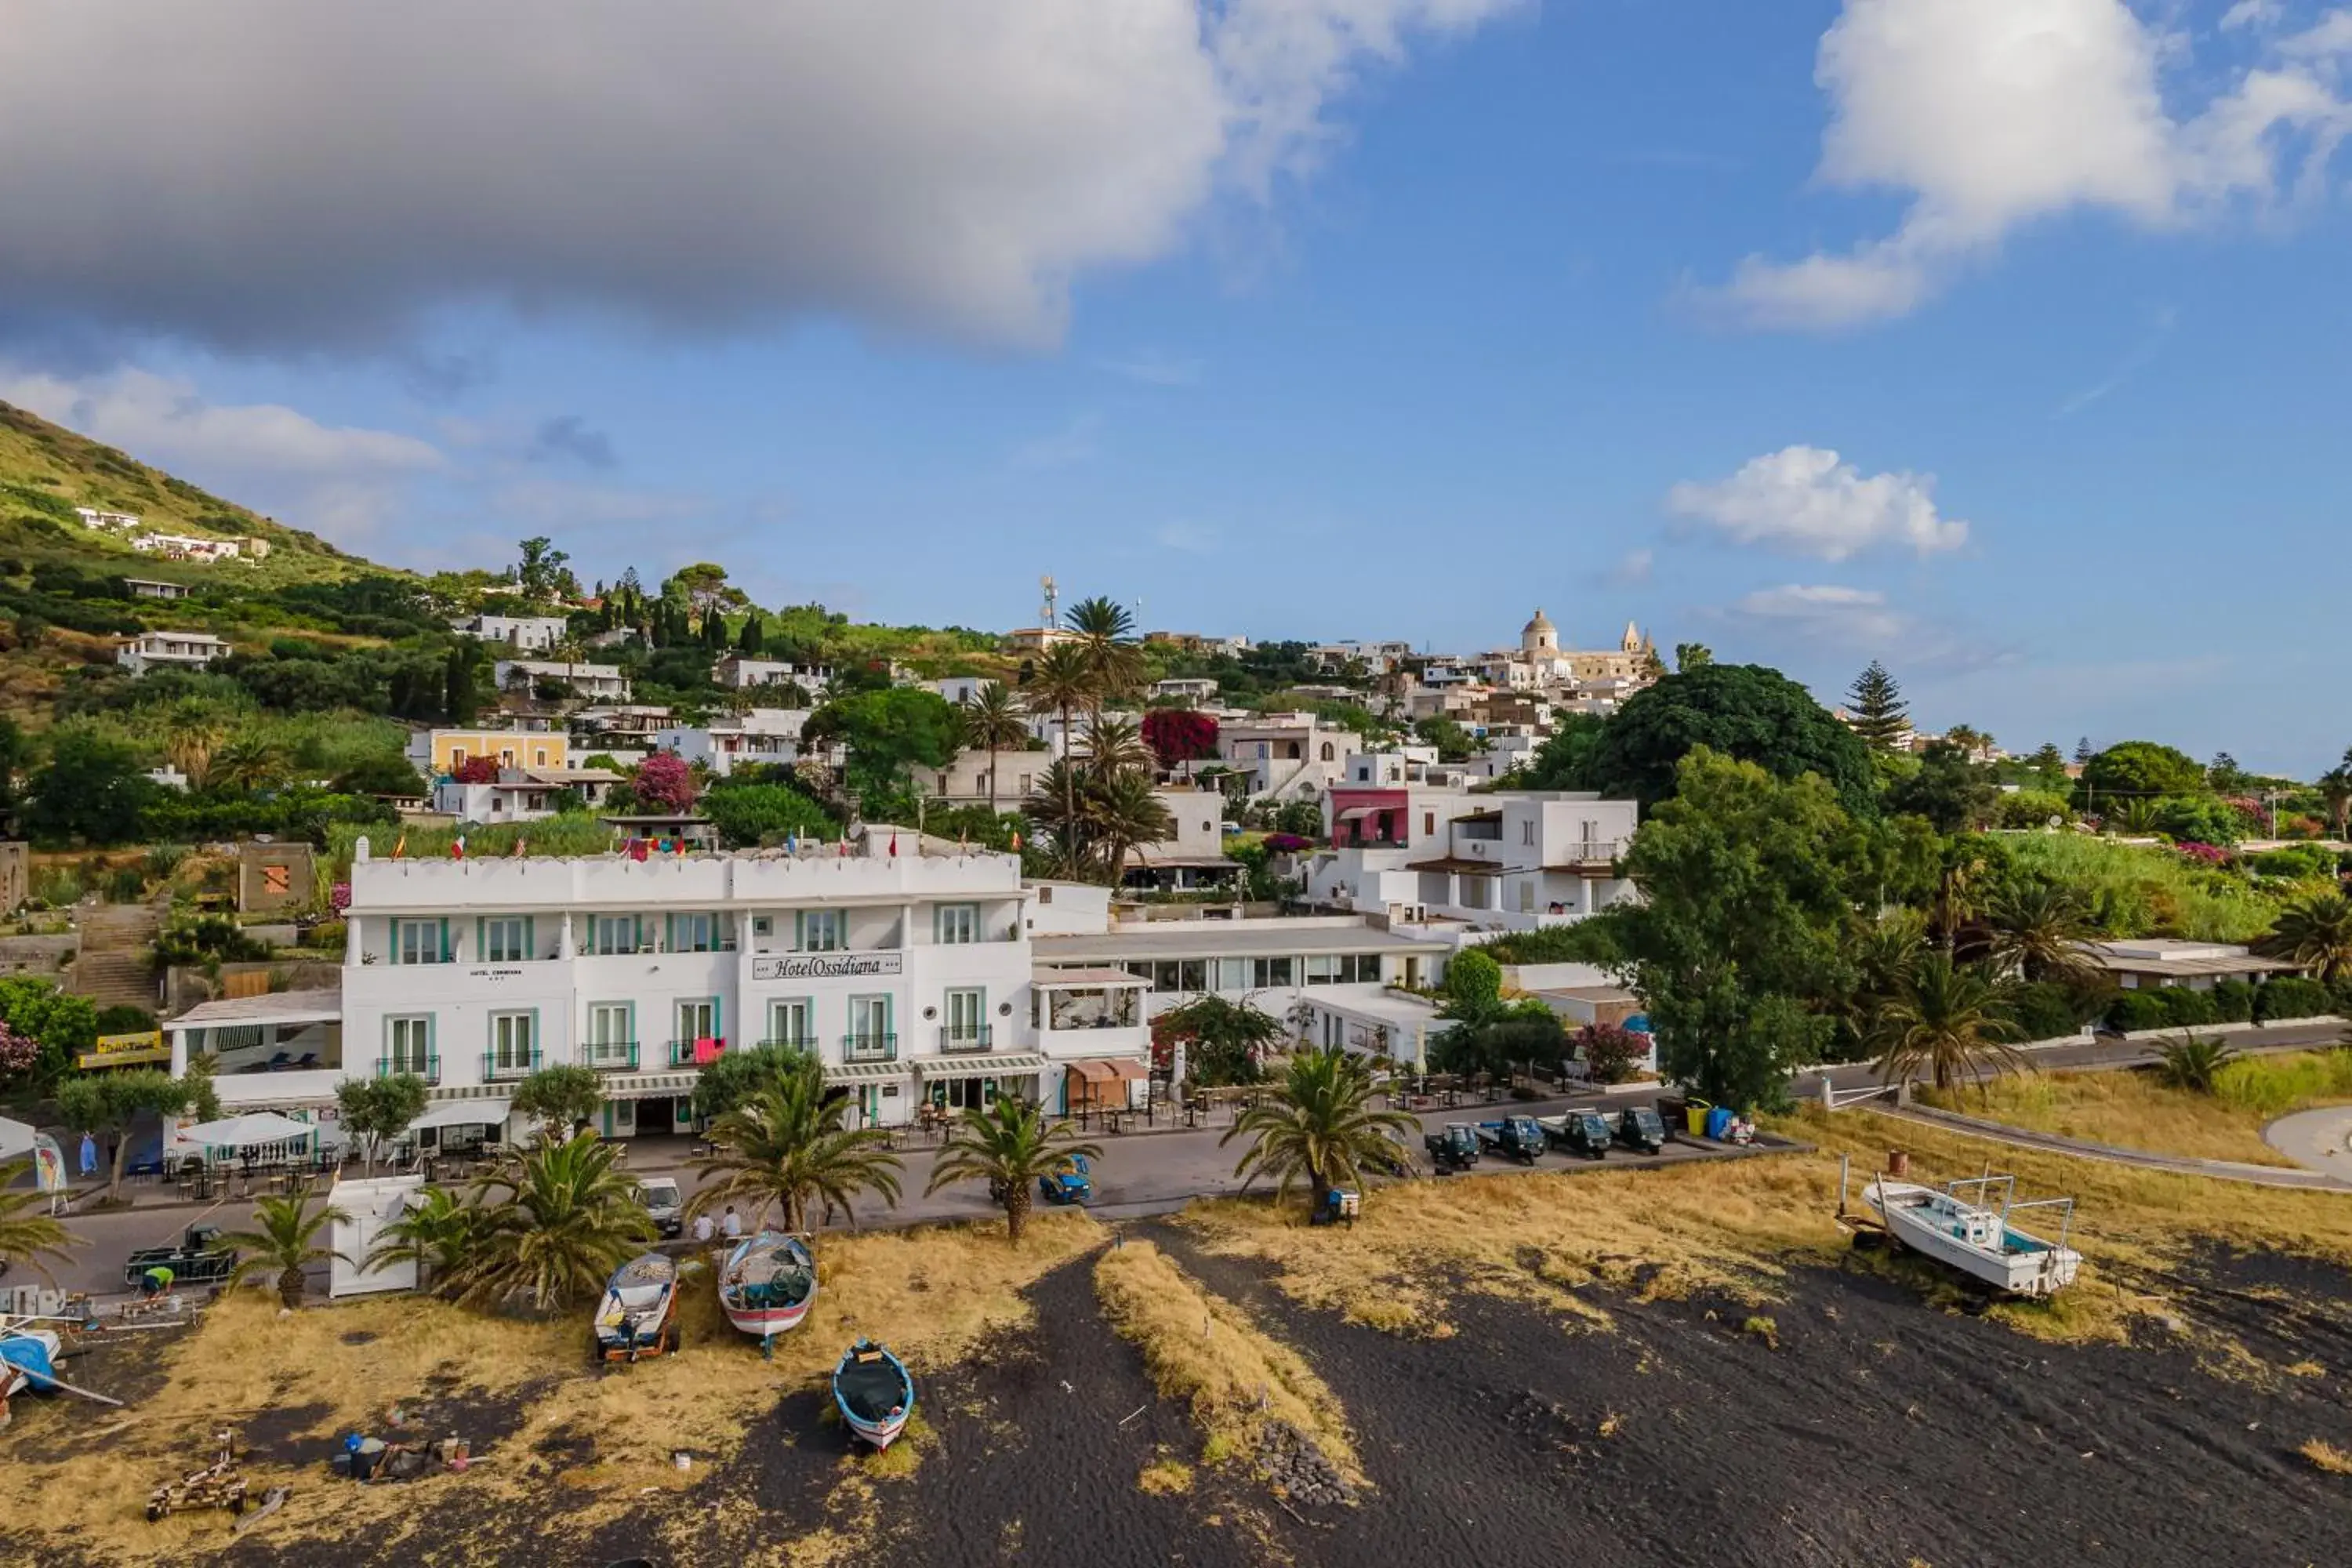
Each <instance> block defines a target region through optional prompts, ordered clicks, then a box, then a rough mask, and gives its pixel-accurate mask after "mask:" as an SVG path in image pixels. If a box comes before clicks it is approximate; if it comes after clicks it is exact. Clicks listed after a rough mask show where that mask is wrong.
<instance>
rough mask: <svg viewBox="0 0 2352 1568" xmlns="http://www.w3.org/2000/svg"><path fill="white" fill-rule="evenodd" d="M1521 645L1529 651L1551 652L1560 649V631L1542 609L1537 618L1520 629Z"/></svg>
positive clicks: (1537, 652) (1538, 652) (1524, 649)
mask: <svg viewBox="0 0 2352 1568" xmlns="http://www.w3.org/2000/svg"><path fill="white" fill-rule="evenodd" d="M1519 647H1520V648H1521V649H1522V650H1523V651H1525V652H1527V653H1533V654H1550V653H1557V652H1558V651H1559V629H1558V628H1557V627H1555V626H1553V625H1552V624H1551V620H1550V618H1549V616H1546V615H1545V614H1544V613H1543V612H1542V611H1541V610H1538V611H1537V612H1536V618H1535V619H1534V620H1531V621H1529V622H1528V624H1527V625H1526V626H1523V627H1521V628H1520V630H1519Z"/></svg>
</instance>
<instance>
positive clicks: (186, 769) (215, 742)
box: [163, 700, 228, 789]
mask: <svg viewBox="0 0 2352 1568" xmlns="http://www.w3.org/2000/svg"><path fill="white" fill-rule="evenodd" d="M227 734H228V726H227V725H226V724H224V723H222V722H221V720H220V716H219V715H218V714H217V713H215V712H214V711H213V710H211V709H210V708H208V707H206V706H205V704H203V703H202V702H198V701H194V700H189V701H184V702H176V703H173V705H172V710H171V711H170V712H169V713H168V714H166V715H165V716H164V720H163V755H164V757H165V759H166V760H168V761H169V762H170V763H171V764H172V765H173V767H175V768H177V769H179V770H180V772H182V773H185V774H186V775H187V779H188V787H189V788H190V789H202V788H204V787H205V783H206V782H207V781H208V780H210V778H211V777H212V771H213V753H214V752H215V751H217V750H218V749H219V748H220V743H221V742H222V741H223V740H224V739H225V738H226V736H227Z"/></svg>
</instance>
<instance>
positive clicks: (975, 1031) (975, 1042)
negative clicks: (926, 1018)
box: [940, 1024, 996, 1056]
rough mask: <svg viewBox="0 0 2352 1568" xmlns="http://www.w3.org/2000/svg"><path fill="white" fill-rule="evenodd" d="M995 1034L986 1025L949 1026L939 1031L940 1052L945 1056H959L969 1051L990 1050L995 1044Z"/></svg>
mask: <svg viewBox="0 0 2352 1568" xmlns="http://www.w3.org/2000/svg"><path fill="white" fill-rule="evenodd" d="M995 1038H996V1032H995V1030H993V1029H992V1028H991V1027H990V1026H988V1025H986V1024H977V1025H966V1026H962V1027H958V1026H955V1025H952V1024H950V1025H949V1026H946V1027H944V1028H942V1029H941V1030H940V1053H941V1054H942V1055H945V1056H961V1055H963V1054H964V1053H966V1052H971V1051H984V1050H988V1049H990V1048H991V1047H992V1046H993V1045H994V1043H995Z"/></svg>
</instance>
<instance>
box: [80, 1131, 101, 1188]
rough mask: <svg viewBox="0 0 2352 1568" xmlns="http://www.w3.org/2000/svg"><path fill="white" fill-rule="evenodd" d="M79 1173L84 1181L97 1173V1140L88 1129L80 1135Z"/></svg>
mask: <svg viewBox="0 0 2352 1568" xmlns="http://www.w3.org/2000/svg"><path fill="white" fill-rule="evenodd" d="M81 1174H82V1180H84V1181H88V1180H89V1179H90V1178H91V1177H92V1176H95V1175H97V1174H98V1140H97V1139H96V1138H94V1137H92V1136H91V1135H90V1134H89V1132H88V1131H84V1132H83V1133H82V1135H81Z"/></svg>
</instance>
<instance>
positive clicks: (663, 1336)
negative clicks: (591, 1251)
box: [596, 1252, 677, 1361]
mask: <svg viewBox="0 0 2352 1568" xmlns="http://www.w3.org/2000/svg"><path fill="white" fill-rule="evenodd" d="M675 1350H677V1264H676V1263H674V1262H672V1261H671V1260H670V1259H668V1258H665V1257H663V1256H662V1255H661V1254H660V1253H658V1252H648V1253H645V1254H642V1255H641V1256H639V1257H636V1258H630V1259H629V1260H628V1261H627V1262H626V1263H624V1264H622V1265H621V1266H620V1268H616V1269H614V1271H613V1278H612V1279H611V1280H610V1281H609V1282H607V1283H606V1285H605V1287H604V1299H603V1300H601V1301H599V1302H598V1303H597V1306H596V1356H597V1359H598V1360H600V1361H635V1360H636V1359H637V1358H638V1357H639V1356H648V1355H667V1354H669V1353H670V1352H672V1351H675Z"/></svg>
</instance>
